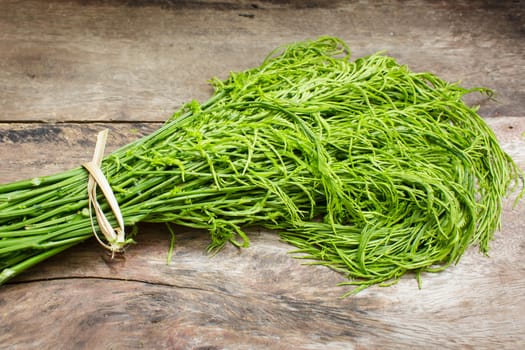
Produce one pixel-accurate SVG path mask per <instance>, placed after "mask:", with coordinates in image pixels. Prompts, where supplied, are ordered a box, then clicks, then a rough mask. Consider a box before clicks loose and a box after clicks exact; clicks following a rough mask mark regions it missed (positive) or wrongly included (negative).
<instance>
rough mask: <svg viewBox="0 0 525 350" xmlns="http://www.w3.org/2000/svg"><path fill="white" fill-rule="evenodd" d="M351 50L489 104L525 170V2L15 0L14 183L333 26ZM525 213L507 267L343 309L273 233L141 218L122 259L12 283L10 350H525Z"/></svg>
mask: <svg viewBox="0 0 525 350" xmlns="http://www.w3.org/2000/svg"><path fill="white" fill-rule="evenodd" d="M324 34H328V35H336V36H339V37H341V38H342V39H344V40H346V41H347V42H348V43H349V44H350V46H351V48H352V50H353V52H354V57H359V56H362V55H365V54H369V53H373V52H376V51H380V50H386V51H387V52H388V53H389V54H390V55H392V56H394V57H396V58H397V59H398V61H399V62H401V63H404V64H407V65H408V66H409V67H410V68H412V69H413V70H421V71H432V72H434V73H437V74H438V75H439V76H441V77H443V78H446V79H448V80H452V81H456V80H461V81H462V84H463V85H465V86H486V87H489V88H492V89H494V90H495V91H496V93H497V96H498V101H486V100H482V99H480V98H479V97H472V98H471V100H470V101H469V102H472V103H480V104H481V106H480V114H481V115H482V116H483V117H484V118H485V119H486V121H487V123H488V124H489V125H490V126H491V128H492V129H493V130H494V131H495V132H496V134H497V136H498V138H499V139H500V141H501V144H502V145H503V147H504V149H505V150H506V151H507V152H508V153H509V154H510V155H511V156H512V157H513V158H514V159H515V160H516V161H517V163H518V164H519V165H520V167H521V168H522V169H525V114H524V111H525V83H524V82H523V77H524V76H525V54H524V52H525V40H524V39H525V3H524V2H523V1H423V0H411V1H386V0H381V1H315V0H307V1H294V0H291V1H263V0H254V1H244V0H242V1H234V0H222V1H214V0H200V1H189V0H186V1H147V0H146V1H131V0H130V1H124V0H122V1H95V0H91V1H59V0H56V1H24V0H22V1H14V0H0V162H1V164H2V165H1V167H0V182H2V183H3V182H9V181H14V180H18V179H25V178H29V177H33V176H38V175H45V174H51V173H55V172H58V171H62V170H66V169H70V168H72V167H76V166H78V165H79V164H81V163H82V162H84V161H86V160H89V159H90V158H91V155H92V152H93V147H94V143H95V135H96V133H97V132H98V131H99V130H101V129H103V128H110V138H109V143H108V152H110V151H111V150H113V149H115V148H117V147H119V146H121V145H124V144H126V143H128V142H130V141H132V140H135V139H137V138H138V137H141V136H142V135H145V134H148V133H150V132H151V131H153V130H155V129H157V128H158V127H159V126H160V125H161V123H162V122H163V121H164V120H165V119H167V118H168V117H169V116H170V115H171V113H172V112H173V111H174V110H175V109H176V108H177V107H178V106H180V105H181V104H182V103H184V102H188V101H190V100H192V99H198V100H201V101H204V100H206V99H207V97H208V96H209V95H210V93H211V89H210V87H209V86H208V84H207V80H208V79H210V78H211V77H214V76H218V77H221V78H224V77H226V76H227V74H228V72H229V71H236V70H241V69H245V68H248V67H252V66H255V65H258V64H259V63H260V62H261V60H262V59H263V58H264V56H265V55H266V54H267V53H268V52H269V51H270V50H272V49H273V48H275V47H276V46H279V45H282V44H286V43H288V42H291V41H295V40H302V39H307V38H313V37H316V36H319V35H324ZM524 217H525V203H524V201H522V202H520V203H519V204H518V205H517V206H516V207H512V198H510V199H509V200H507V201H506V203H505V211H504V215H503V225H502V229H501V231H499V232H498V233H497V234H496V236H495V239H494V241H493V242H492V244H491V251H490V256H489V257H486V256H483V255H481V254H480V253H479V252H478V251H477V249H476V248H475V247H473V248H472V249H470V250H469V251H467V253H466V255H465V256H464V257H463V259H462V260H461V261H460V263H459V264H458V265H457V266H453V267H451V268H449V269H448V270H446V271H444V272H442V273H438V274H424V275H423V289H421V290H419V289H418V288H417V283H416V281H415V279H414V278H413V276H405V277H404V278H403V279H402V280H401V281H400V282H399V283H398V284H397V285H394V286H391V287H387V288H381V287H373V288H370V289H367V290H365V291H363V292H361V293H359V294H358V295H357V296H353V297H350V298H346V299H341V298H339V296H341V295H342V294H343V293H345V292H346V291H347V290H348V289H347V288H345V287H338V286H337V283H339V282H342V281H344V278H343V277H342V276H341V275H339V274H337V273H335V272H333V271H331V270H329V269H326V268H323V267H319V266H307V265H302V263H303V262H304V261H299V260H296V259H293V258H292V257H291V256H290V255H289V254H288V252H289V251H290V250H291V247H290V246H288V245H286V244H284V243H282V242H280V241H279V239H278V237H277V236H276V235H275V234H273V233H271V232H260V231H257V230H254V231H253V232H252V234H251V240H252V244H251V246H250V248H247V249H243V250H237V249H235V248H234V247H231V246H229V247H226V248H225V250H224V251H222V252H220V253H219V254H218V255H216V256H213V257H210V256H207V255H206V254H204V251H205V248H206V245H207V243H208V239H207V236H206V233H205V232H200V231H194V230H188V229H185V228H178V235H177V243H176V248H175V255H174V259H173V261H172V262H171V264H167V263H166V256H167V251H168V246H169V233H168V232H167V230H166V229H165V227H164V226H162V225H141V226H140V232H139V235H138V237H137V241H138V242H137V244H136V245H134V246H132V247H131V248H130V249H129V250H128V251H127V253H126V258H125V259H124V260H116V261H115V260H113V261H112V260H110V259H108V257H107V256H106V253H105V252H104V251H103V250H102V248H101V247H99V246H98V245H97V244H96V243H95V242H93V241H90V242H88V243H86V244H82V245H79V246H76V247H74V248H73V249H71V250H70V251H66V252H64V253H62V254H60V255H59V256H56V257H55V258H52V259H50V260H48V261H47V262H45V263H43V264H41V265H39V266H38V267H36V268H35V269H33V270H31V271H28V272H27V273H25V274H24V275H22V276H20V278H18V279H17V280H15V281H13V282H12V283H10V284H8V285H5V286H2V287H0V349H28V348H39V349H141V348H144V349H292V348H293V349H320V348H323V349H385V348H387V349H411V348H415V347H421V348H439V349H444V348H448V349H463V348H468V349H519V348H523V347H525V260H524V259H523V256H524V255H525V238H524V234H525V220H524V219H523V218H524Z"/></svg>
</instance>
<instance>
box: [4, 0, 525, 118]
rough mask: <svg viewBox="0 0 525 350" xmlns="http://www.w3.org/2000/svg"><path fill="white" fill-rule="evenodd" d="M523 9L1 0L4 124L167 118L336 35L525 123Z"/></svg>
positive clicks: (444, 4) (440, 4)
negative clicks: (225, 81) (237, 76)
mask: <svg viewBox="0 0 525 350" xmlns="http://www.w3.org/2000/svg"><path fill="white" fill-rule="evenodd" d="M524 18H525V14H524V10H523V6H522V4H521V2H519V1H518V2H515V1H503V2H497V3H496V2H476V3H475V4H472V3H470V2H468V1H460V2H456V1H421V0H413V1H403V2H396V1H375V2H374V3H373V4H371V3H368V2H355V1H307V2H305V3H303V2H301V1H289V2H288V1H277V2H273V1H263V0H256V1H241V2H236V1H234V0H227V1H198V2H191V1H182V2H178V1H174V2H172V1H115V2H108V1H77V2H76V1H72V2H64V1H46V2H41V1H35V0H29V1H10V0H2V1H0V33H1V35H0V120H9V121H27V120H52V121H55V120H58V121H65V120H69V121H78V120H82V121H86V120H91V121H100V120H105V121H107V120H132V121H162V120H165V119H166V118H167V117H168V116H169V115H170V114H171V113H172V112H173V110H174V109H175V108H177V107H178V106H180V105H181V104H182V103H185V102H188V101H190V100H192V99H198V100H205V99H207V98H208V97H209V95H210V93H211V89H210V87H209V86H208V85H207V83H206V82H207V81H208V79H210V78H212V77H214V76H218V77H222V78H224V77H225V76H226V75H227V73H228V72H229V71H232V70H233V71H235V70H241V69H245V68H249V67H253V66H256V65H258V64H259V63H260V62H261V60H262V59H263V58H264V57H265V56H266V54H268V52H269V51H270V50H272V49H274V48H275V47H276V46H278V45H282V44H285V43H288V42H290V41H295V40H302V39H305V38H314V37H317V36H319V35H326V34H328V35H337V36H340V37H341V38H343V39H345V40H347V41H348V42H349V44H350V45H351V47H352V49H353V50H354V55H355V56H356V57H357V56H362V55H364V54H369V53H372V52H376V51H379V50H386V51H387V52H388V53H389V54H391V55H392V56H394V57H397V58H398V60H399V61H400V62H402V63H406V64H408V65H409V66H410V67H412V68H413V69H414V70H425V71H427V70H428V71H433V72H435V73H437V74H438V75H440V76H442V77H444V78H446V79H448V80H452V81H456V80H461V81H462V82H463V83H464V84H465V85H467V86H479V85H483V86H487V87H490V88H492V89H494V90H496V91H497V92H498V93H499V96H500V104H498V105H490V106H489V107H487V108H486V109H483V110H482V112H483V113H484V114H485V115H487V116H496V115H511V116H517V115H522V110H523V101H524V100H525V91H524V88H523V83H522V81H521V79H519V78H518V77H521V76H524V75H525V57H524V55H523V52H524V51H525V40H523V25H524Z"/></svg>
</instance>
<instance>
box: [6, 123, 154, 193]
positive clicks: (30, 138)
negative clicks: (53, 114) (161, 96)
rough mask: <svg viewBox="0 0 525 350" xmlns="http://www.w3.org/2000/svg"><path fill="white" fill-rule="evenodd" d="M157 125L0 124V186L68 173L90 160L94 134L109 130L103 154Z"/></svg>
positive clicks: (149, 131) (93, 146)
mask: <svg viewBox="0 0 525 350" xmlns="http://www.w3.org/2000/svg"><path fill="white" fill-rule="evenodd" d="M159 127H160V123H120V124H118V123H105V124H101V123H99V124H96V123H92V124H43V123H25V124H24V123H0V154H1V156H0V159H1V160H2V167H0V183H6V182H11V181H16V180H24V179H30V178H33V177H37V176H44V175H51V174H54V173H57V172H61V171H65V170H69V169H72V168H75V167H78V166H80V165H81V164H82V163H84V162H87V161H89V160H91V158H92V156H93V151H94V148H95V142H96V136H97V133H98V132H100V131H101V130H103V129H109V130H110V132H109V137H108V142H107V146H106V154H108V153H110V152H111V151H113V150H115V149H117V148H118V147H121V146H124V145H126V144H128V143H129V142H133V141H134V140H137V139H138V138H140V137H141V136H144V135H146V134H149V133H151V132H152V131H154V130H156V129H157V128H159Z"/></svg>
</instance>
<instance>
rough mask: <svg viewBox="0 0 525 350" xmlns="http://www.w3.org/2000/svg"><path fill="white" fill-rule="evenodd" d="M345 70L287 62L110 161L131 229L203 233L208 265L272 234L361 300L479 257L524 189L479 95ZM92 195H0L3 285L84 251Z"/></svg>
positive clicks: (356, 65)
mask: <svg viewBox="0 0 525 350" xmlns="http://www.w3.org/2000/svg"><path fill="white" fill-rule="evenodd" d="M349 56H350V54H349V49H348V47H347V46H346V44H345V43H344V42H342V41H341V40H339V39H337V38H332V37H322V38H319V39H318V40H315V41H307V42H299V43H294V44H291V45H289V46H286V47H283V48H280V49H278V50H276V51H274V52H273V53H271V54H270V55H269V56H268V57H267V58H266V59H265V61H264V62H263V63H262V65H261V66H260V67H257V68H254V69H250V70H247V71H244V72H240V73H231V75H230V76H229V78H228V79H226V80H225V81H219V80H214V81H213V86H214V87H215V93H214V95H213V96H212V97H211V98H210V99H209V100H208V101H207V102H206V103H204V104H202V105H200V104H198V103H197V102H191V103H188V104H187V105H185V106H184V107H183V108H181V110H179V111H178V112H176V113H175V115H174V116H173V117H172V118H171V119H170V120H169V121H168V122H167V123H166V124H165V125H164V126H163V127H162V128H160V129H159V130H158V131H156V132H155V133H153V134H151V135H149V136H147V137H144V138H142V139H140V140H137V141H136V142H134V143H132V144H129V145H127V146H125V147H123V148H122V149H120V150H117V151H115V152H114V153H112V154H111V155H109V156H108V157H106V158H105V159H104V161H103V163H102V170H103V173H104V174H105V176H106V178H107V179H108V181H109V184H110V186H111V188H112V190H113V192H114V193H115V198H116V200H117V201H118V203H119V205H120V208H121V211H122V216H123V219H124V222H125V224H126V225H127V226H133V225H135V224H136V223H138V222H170V223H176V224H180V225H184V226H188V227H195V228H200V229H206V230H208V231H209V234H210V236H211V244H210V249H211V250H216V249H219V248H221V247H222V246H223V245H224V244H225V243H227V242H231V243H233V244H235V245H237V246H242V247H246V246H247V245H248V242H249V240H248V237H247V235H246V234H245V232H244V231H243V229H245V228H246V227H248V226H253V225H257V226H260V227H264V228H267V229H272V230H276V231H277V232H279V234H280V235H281V237H282V239H283V240H284V241H286V242H289V243H291V244H293V245H295V246H296V247H297V253H298V255H297V256H299V257H304V258H308V259H313V261H314V262H315V263H319V264H323V265H327V266H329V267H331V268H334V269H336V270H338V271H341V272H343V273H344V274H346V275H347V277H348V278H349V281H348V283H349V284H355V285H358V287H357V288H356V289H355V290H354V291H357V290H359V289H361V288H364V287H367V286H369V285H372V284H376V283H381V284H388V283H390V282H395V281H396V280H398V279H399V278H400V276H402V275H403V274H404V273H405V272H407V271H414V272H416V274H417V275H418V276H419V273H420V272H421V271H438V270H442V269H444V268H446V267H447V266H448V265H450V264H452V263H456V262H457V261H458V260H459V258H460V257H461V255H462V254H463V252H464V251H465V249H466V248H467V247H468V246H469V245H471V244H474V243H476V244H479V245H480V247H481V250H482V251H487V249H488V244H489V241H490V240H491V238H492V236H493V233H494V232H495V230H496V229H498V227H499V225H500V216H501V212H502V199H503V197H504V196H505V195H507V194H508V193H509V192H510V191H511V190H516V189H517V190H519V191H521V190H520V188H523V179H522V177H521V173H520V170H519V169H518V168H517V167H516V165H515V164H514V163H513V161H512V159H511V158H510V157H509V156H508V155H507V154H505V153H504V151H503V150H502V149H501V148H500V146H499V145H498V142H497V140H496V138H495V136H494V134H493V133H492V131H491V130H490V129H489V127H488V126H487V125H486V124H485V123H484V121H483V120H482V119H481V118H480V117H479V116H478V115H477V114H476V111H475V109H473V108H470V107H468V106H467V105H465V103H464V102H462V100H461V98H462V97H463V96H464V95H465V94H467V93H470V92H473V91H477V92H488V90H485V89H464V88H462V87H460V86H458V85H456V84H450V83H447V82H445V81H443V80H441V79H440V78H438V77H436V76H435V75H433V74H430V73H414V72H411V71H410V70H409V69H408V68H407V67H405V66H401V65H399V64H397V63H396V62H395V60H394V59H392V58H391V57H388V56H386V55H383V54H374V55H371V56H368V57H363V58H359V59H357V60H355V61H351V60H350V57H349ZM520 178H521V180H520ZM87 182H88V173H87V171H86V170H85V169H84V168H81V167H79V168H77V169H74V170H71V171H68V172H64V173H61V174H57V175H53V176H47V177H41V178H37V179H32V180H27V181H20V182H15V183H10V184H4V185H0V270H2V272H1V274H0V283H2V282H5V281H6V280H8V279H9V278H11V277H13V276H15V275H17V274H19V273H20V272H22V271H23V270H25V269H27V268H28V267H30V266H33V265H35V264H37V263H38V262H40V261H42V260H44V259H46V258H48V257H50V256H53V255H55V254H57V253H59V252H60V251H63V250H64V249H67V248H69V247H71V246H73V245H75V244H77V243H79V242H82V241H84V240H86V239H88V238H90V237H92V236H93V232H92V218H91V217H90V216H91V214H90V210H88V207H89V205H88V195H87V190H86V186H87ZM521 194H523V192H521ZM99 201H100V202H101V204H102V207H103V209H104V210H105V211H106V212H110V210H109V208H108V205H107V204H104V203H105V202H104V198H103V197H102V196H100V198H99ZM108 215H109V216H110V222H111V223H112V224H115V217H112V216H111V215H110V214H108ZM94 228H95V230H98V229H99V227H98V225H97V224H96V223H95V224H94ZM107 244H109V245H113V246H115V245H116V244H118V243H117V242H107ZM122 244H125V242H124V243H122ZM299 253H301V254H299Z"/></svg>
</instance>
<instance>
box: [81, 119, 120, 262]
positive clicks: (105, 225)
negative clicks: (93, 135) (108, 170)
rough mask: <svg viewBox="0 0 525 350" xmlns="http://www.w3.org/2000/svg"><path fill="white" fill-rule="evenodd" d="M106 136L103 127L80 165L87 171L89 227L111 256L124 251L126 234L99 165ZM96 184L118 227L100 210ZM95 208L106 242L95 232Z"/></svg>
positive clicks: (116, 204) (116, 205)
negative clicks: (91, 149)
mask: <svg viewBox="0 0 525 350" xmlns="http://www.w3.org/2000/svg"><path fill="white" fill-rule="evenodd" d="M107 136H108V130H107V129H105V130H103V131H101V132H100V133H99V134H98V135H97V143H96V146H95V152H94V153H93V159H92V160H91V161H90V162H87V163H84V164H82V166H83V167H84V168H85V169H86V170H87V171H88V172H89V179H88V184H87V191H88V200H89V219H90V220H91V228H92V230H93V234H94V236H95V238H96V239H97V241H98V242H99V243H100V244H101V245H102V246H103V247H104V248H106V249H107V250H109V251H110V252H111V254H112V256H113V255H114V254H115V253H120V252H123V251H124V248H125V246H126V244H127V241H126V234H125V232H124V219H123V217H122V213H121V211H120V207H119V205H118V202H117V199H116V198H115V194H114V193H113V190H112V189H111V186H110V185H109V182H108V180H107V179H106V177H105V176H104V173H102V170H101V169H100V166H101V164H102V159H103V157H104V148H105V146H106V139H107ZM97 185H98V187H99V188H100V190H101V191H102V194H103V195H104V197H105V199H106V201H107V203H108V204H109V207H110V208H111V211H112V212H113V215H114V217H115V219H116V221H117V224H118V227H117V228H113V226H112V225H111V223H110V222H109V220H108V218H107V217H106V215H105V214H104V212H103V211H102V208H101V207H100V204H99V203H98V201H97ZM93 209H94V210H95V216H96V219H97V223H98V227H99V229H100V232H102V234H103V235H104V238H105V240H106V242H107V243H106V242H104V241H102V239H101V238H100V237H99V234H98V233H97V230H96V228H95V224H94V222H93V215H92V210H93Z"/></svg>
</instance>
